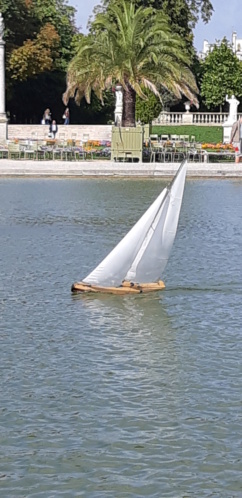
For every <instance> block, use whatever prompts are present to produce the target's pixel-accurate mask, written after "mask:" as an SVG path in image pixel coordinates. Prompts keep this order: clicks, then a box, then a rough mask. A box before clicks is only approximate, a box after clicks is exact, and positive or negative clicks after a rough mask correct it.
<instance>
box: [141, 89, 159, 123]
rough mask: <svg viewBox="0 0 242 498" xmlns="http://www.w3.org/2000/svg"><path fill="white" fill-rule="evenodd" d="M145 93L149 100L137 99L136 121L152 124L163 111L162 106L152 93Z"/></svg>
mask: <svg viewBox="0 0 242 498" xmlns="http://www.w3.org/2000/svg"><path fill="white" fill-rule="evenodd" d="M144 93H145V94H146V95H147V96H148V100H143V99H141V98H140V97H137V98H136V121H141V123H151V121H152V120H153V119H155V118H156V117H157V116H159V114H160V112H161V111H162V104H161V102H160V99H159V98H158V97H156V96H155V95H154V94H153V93H152V92H149V91H148V90H146V91H144Z"/></svg>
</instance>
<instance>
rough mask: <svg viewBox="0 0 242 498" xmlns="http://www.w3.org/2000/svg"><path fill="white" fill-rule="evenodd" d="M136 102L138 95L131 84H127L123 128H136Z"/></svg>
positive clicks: (124, 97) (124, 98)
mask: <svg viewBox="0 0 242 498" xmlns="http://www.w3.org/2000/svg"><path fill="white" fill-rule="evenodd" d="M135 102H136V93H135V91H134V89H133V88H132V87H131V86H130V85H129V83H127V84H126V89H125V88H124V89H123V116H122V126H127V127H128V126H135Z"/></svg>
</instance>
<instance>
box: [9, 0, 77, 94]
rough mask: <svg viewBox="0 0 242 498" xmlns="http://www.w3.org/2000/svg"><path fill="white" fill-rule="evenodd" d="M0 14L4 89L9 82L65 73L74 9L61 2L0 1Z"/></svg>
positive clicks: (73, 26)
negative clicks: (41, 75) (56, 72)
mask: <svg viewBox="0 0 242 498" xmlns="http://www.w3.org/2000/svg"><path fill="white" fill-rule="evenodd" d="M0 12H2V15H3V18H4V23H5V42H6V73H7V83H8V85H9V84H10V83H11V79H12V78H13V79H14V80H16V79H18V77H19V78H20V79H21V80H23V79H26V78H28V77H31V76H34V77H35V76H36V74H38V73H41V72H44V71H46V70H47V69H48V70H54V69H61V70H65V69H66V66H67V63H68V62H69V60H70V57H71V55H70V45H71V42H72V38H73V36H74V34H75V33H76V28H75V25H74V12H75V9H74V8H73V7H69V6H68V5H66V4H65V0H0ZM47 59H48V60H47ZM37 65H39V68H38V70H37ZM31 68H32V71H31Z"/></svg>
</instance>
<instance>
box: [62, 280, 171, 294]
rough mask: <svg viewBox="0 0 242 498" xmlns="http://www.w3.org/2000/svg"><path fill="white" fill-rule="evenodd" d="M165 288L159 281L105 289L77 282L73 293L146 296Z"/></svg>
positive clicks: (129, 283) (127, 283) (73, 286)
mask: <svg viewBox="0 0 242 498" xmlns="http://www.w3.org/2000/svg"><path fill="white" fill-rule="evenodd" d="M164 288H165V284H164V282H162V280H159V281H158V282H154V283H144V284H142V283H141V284H136V283H132V282H125V281H124V282H122V284H121V285H120V287H104V286H101V285H91V284H86V283H84V282H76V283H74V284H73V285H72V287H71V291H72V292H73V293H82V292H94V293H98V292H99V293H105V294H119V295H124V294H145V293H147V292H154V291H160V290H163V289H164Z"/></svg>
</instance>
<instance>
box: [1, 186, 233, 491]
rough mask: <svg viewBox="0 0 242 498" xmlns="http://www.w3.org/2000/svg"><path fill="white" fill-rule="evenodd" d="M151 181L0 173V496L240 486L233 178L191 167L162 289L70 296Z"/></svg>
mask: <svg viewBox="0 0 242 498" xmlns="http://www.w3.org/2000/svg"><path fill="white" fill-rule="evenodd" d="M163 186H164V182H163V181H161V180H137V179H136V180H117V179H116V180H100V179H95V180H93V179H92V180H88V179H83V180H79V179H78V180H77V179H75V180H74V179H72V180H50V179H46V180H44V179H43V180H41V179H38V180H37V179H34V180H31V179H28V180H26V179H11V180H8V179H5V180H3V179H2V180H0V244H1V250H0V274H1V281H0V344H1V362H0V372H1V383H0V447H1V452H0V489H1V492H0V495H1V498H15V497H16V498H17V497H25V498H52V497H64V498H72V497H85V498H108V497H110V498H111V497H112V498H125V497H128V498H139V497H140V498H141V497H150V498H161V497H165V498H166V497H167V498H168V497H171V498H182V497H183V498H185V497H192V498H194V497H196V498H198V497H216V498H232V497H236V498H241V496H242V480H241V465H242V463H241V455H242V443H241V440H242V428H241V427H242V424H241V409H242V375H241V374H242V367H241V357H242V341H241V333H242V332H241V330H242V326H241V324H242V306H241V300H242V287H241V280H242V265H241V247H242V230H241V227H242V182H241V181H232V180H196V181H191V180H188V181H187V183H186V187H185V194H184V202H183V205H182V211H181V217H180V223H179V229H178V233H177V237H176V240H175V244H174V248H173V252H172V256H171V258H170V261H169V263H168V265H167V268H166V270H165V274H164V280H165V283H166V289H165V291H163V292H161V293H158V294H153V295H152V294H150V295H143V296H131V297H130V296H129V297H127V296H125V297H120V296H108V295H103V296H101V295H99V296H88V295H85V296H72V295H71V292H70V287H71V284H72V282H74V281H76V280H80V279H81V278H83V277H84V276H86V274H87V273H88V272H89V271H90V270H91V269H92V268H94V266H95V265H96V264H97V263H98V262H99V261H100V260H101V259H102V258H103V257H104V256H105V255H106V254H107V252H108V251H109V250H111V248H112V247H113V246H114V244H116V243H117V242H118V241H119V240H120V238H121V236H122V235H124V234H125V233H126V232H127V230H128V229H129V228H130V227H131V226H132V225H133V224H134V222H135V221H136V220H137V219H138V218H139V216H140V215H141V214H142V213H143V211H144V210H145V208H146V207H148V205H149V204H150V203H151V202H152V200H154V198H155V197H156V195H158V193H159V192H160V190H161V188H162V187H163Z"/></svg>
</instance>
